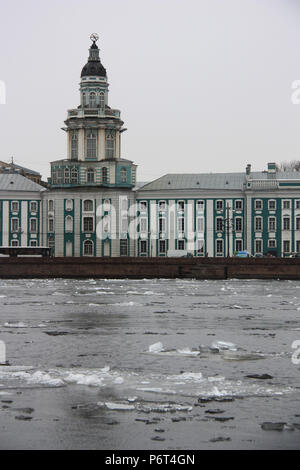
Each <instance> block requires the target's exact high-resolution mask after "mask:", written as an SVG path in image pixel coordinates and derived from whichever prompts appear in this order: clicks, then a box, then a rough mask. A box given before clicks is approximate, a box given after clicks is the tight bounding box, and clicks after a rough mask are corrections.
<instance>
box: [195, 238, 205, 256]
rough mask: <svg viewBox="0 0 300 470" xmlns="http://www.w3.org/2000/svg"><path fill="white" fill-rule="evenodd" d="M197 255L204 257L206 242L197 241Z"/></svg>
mask: <svg viewBox="0 0 300 470" xmlns="http://www.w3.org/2000/svg"><path fill="white" fill-rule="evenodd" d="M196 249H197V255H202V254H203V253H204V240H197V247H196Z"/></svg>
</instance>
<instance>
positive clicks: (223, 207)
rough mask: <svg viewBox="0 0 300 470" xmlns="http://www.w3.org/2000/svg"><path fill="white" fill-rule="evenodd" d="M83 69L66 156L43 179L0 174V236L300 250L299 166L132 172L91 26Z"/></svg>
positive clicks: (1, 240) (107, 246) (220, 252)
mask: <svg viewBox="0 0 300 470" xmlns="http://www.w3.org/2000/svg"><path fill="white" fill-rule="evenodd" d="M91 39H92V44H91V47H90V49H89V57H88V61H87V63H86V65H85V66H84V67H83V68H82V71H81V81H80V99H79V106H78V107H77V108H74V109H70V110H69V111H68V113H67V119H66V121H65V127H64V128H63V129H64V131H65V132H66V138H67V143H68V146H67V147H68V150H67V155H66V158H65V159H60V160H56V161H53V162H51V177H50V178H49V187H48V189H45V188H44V187H42V186H40V185H38V184H36V183H34V182H32V181H29V180H28V179H26V178H24V176H22V175H21V174H20V173H19V174H17V173H11V172H8V173H3V174H0V228H1V231H0V244H2V246H7V245H13V246H18V245H19V246H36V245H43V246H49V247H51V248H52V249H53V253H54V255H55V256H167V253H168V251H169V250H188V251H189V252H190V253H192V254H193V256H199V257H201V256H215V257H218V256H220V257H223V256H232V255H233V254H234V253H235V252H236V251H241V250H247V251H248V252H249V253H251V254H253V255H256V256H262V255H266V254H270V255H274V256H290V255H291V253H300V173H299V172H290V173H289V172H278V171H277V169H276V164H275V163H268V166H267V169H266V170H265V171H260V172H257V171H252V170H251V165H247V168H246V170H245V172H241V173H221V174H219V173H216V174H213V173H210V174H201V173H200V174H167V175H164V176H162V177H161V178H158V179H157V180H155V181H152V182H149V183H146V184H142V185H141V184H139V183H137V182H136V165H135V164H134V163H133V162H132V161H131V160H127V159H125V158H123V157H122V154H121V136H122V133H123V132H124V131H125V130H126V129H125V128H124V127H123V126H124V123H123V121H122V120H121V116H120V111H119V110H118V109H112V108H110V107H109V105H108V102H109V100H108V81H107V73H106V69H105V68H104V66H103V65H102V63H101V60H100V57H99V49H98V46H97V35H92V36H91Z"/></svg>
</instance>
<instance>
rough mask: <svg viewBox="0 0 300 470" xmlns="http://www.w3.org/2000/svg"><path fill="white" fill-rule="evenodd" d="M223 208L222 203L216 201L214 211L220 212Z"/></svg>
mask: <svg viewBox="0 0 300 470" xmlns="http://www.w3.org/2000/svg"><path fill="white" fill-rule="evenodd" d="M223 207H224V204H223V201H216V210H217V211H222V210H223Z"/></svg>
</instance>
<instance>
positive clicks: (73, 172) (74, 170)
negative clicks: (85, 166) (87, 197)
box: [71, 167, 78, 184]
mask: <svg viewBox="0 0 300 470" xmlns="http://www.w3.org/2000/svg"><path fill="white" fill-rule="evenodd" d="M71 183H72V184H77V183H78V170H77V168H75V167H73V168H72V170H71Z"/></svg>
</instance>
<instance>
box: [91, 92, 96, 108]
mask: <svg viewBox="0 0 300 470" xmlns="http://www.w3.org/2000/svg"><path fill="white" fill-rule="evenodd" d="M95 107H96V93H94V92H93V91H92V92H91V93H90V108H95Z"/></svg>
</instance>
